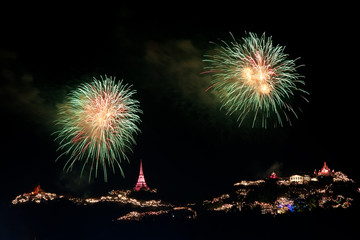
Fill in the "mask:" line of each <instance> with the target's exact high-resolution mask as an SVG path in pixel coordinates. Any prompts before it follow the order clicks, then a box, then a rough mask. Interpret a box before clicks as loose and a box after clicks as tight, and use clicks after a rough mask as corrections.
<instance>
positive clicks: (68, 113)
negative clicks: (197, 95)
mask: <svg viewBox="0 0 360 240" xmlns="http://www.w3.org/2000/svg"><path fill="white" fill-rule="evenodd" d="M130 88H131V86H129V85H127V84H125V85H123V83H122V81H119V82H117V83H116V82H115V78H112V77H107V76H106V75H105V78H103V77H101V80H97V79H96V78H95V77H94V78H93V81H92V82H91V83H84V84H82V85H80V86H79V88H77V89H75V90H73V91H72V92H70V93H69V95H68V96H67V99H66V102H65V103H64V104H62V105H61V106H60V107H59V111H58V119H57V121H56V124H57V125H58V126H59V128H60V130H58V131H56V132H55V134H56V135H57V137H56V139H55V140H56V141H58V142H59V148H58V150H60V151H62V153H61V155H60V156H59V157H58V158H57V160H58V159H59V158H60V157H62V156H67V157H68V159H67V161H66V163H65V166H64V170H66V171H70V170H72V168H73V166H74V164H75V163H76V162H82V164H83V166H82V169H81V175H82V174H83V171H84V169H85V167H86V166H90V173H89V181H90V179H91V175H92V172H93V171H95V177H97V174H98V168H99V166H101V167H102V169H103V173H104V180H105V181H107V168H108V167H110V168H111V169H112V171H113V172H114V173H115V166H118V167H119V169H120V172H121V174H122V175H123V176H124V173H123V171H122V168H121V165H120V163H121V162H122V161H123V160H126V161H129V159H128V157H127V155H126V154H127V152H129V151H132V149H131V147H132V145H134V144H135V139H134V135H135V134H137V133H139V132H140V129H139V128H138V124H139V123H140V121H141V120H140V117H139V113H142V111H141V110H140V109H139V102H138V101H137V100H134V99H132V96H133V95H134V94H135V93H136V91H135V90H131V89H130Z"/></svg>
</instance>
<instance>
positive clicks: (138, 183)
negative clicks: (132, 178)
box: [134, 160, 150, 191]
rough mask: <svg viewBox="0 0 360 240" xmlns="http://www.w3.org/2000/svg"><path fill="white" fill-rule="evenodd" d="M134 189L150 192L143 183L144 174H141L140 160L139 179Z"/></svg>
mask: <svg viewBox="0 0 360 240" xmlns="http://www.w3.org/2000/svg"><path fill="white" fill-rule="evenodd" d="M134 189H135V191H140V190H150V188H149V187H148V186H147V184H146V182H145V177H144V173H143V168H142V161H141V160H140V173H139V178H138V181H137V183H136V186H135V188H134Z"/></svg>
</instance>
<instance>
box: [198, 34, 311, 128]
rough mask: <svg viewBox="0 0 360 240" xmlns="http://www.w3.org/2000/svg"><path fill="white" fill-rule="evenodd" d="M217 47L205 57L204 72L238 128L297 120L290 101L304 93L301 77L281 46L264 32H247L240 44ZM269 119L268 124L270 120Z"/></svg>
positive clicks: (302, 95) (223, 43)
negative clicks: (249, 120)
mask: <svg viewBox="0 0 360 240" xmlns="http://www.w3.org/2000/svg"><path fill="white" fill-rule="evenodd" d="M232 38H233V41H232V42H230V43H227V42H225V41H222V45H217V48H216V49H215V50H214V51H215V53H214V54H213V55H205V57H204V60H203V61H204V62H205V63H206V66H205V70H206V71H205V72H204V73H211V74H212V77H213V78H212V81H211V84H210V85H211V86H210V87H209V88H208V89H207V90H206V91H208V90H209V89H213V90H215V91H216V92H217V93H218V96H219V98H220V101H221V103H222V107H221V108H224V109H226V111H227V114H229V115H232V114H237V121H238V122H239V126H240V125H241V124H242V123H243V121H244V119H246V118H252V127H254V126H255V125H256V124H257V123H260V124H261V126H262V127H264V128H266V127H267V126H268V125H269V122H273V124H274V126H277V125H280V126H283V121H284V119H285V120H286V121H287V122H289V124H290V125H291V120H290V115H293V116H295V117H296V118H297V114H296V111H295V110H294V107H293V106H292V104H291V102H293V101H294V98H295V97H298V96H300V97H302V98H303V99H305V101H307V99H306V98H305V97H304V95H307V94H308V92H306V91H305V90H303V89H301V88H300V86H303V85H305V82H304V81H303V80H301V79H302V78H303V76H301V75H299V74H298V73H297V68H298V67H299V66H296V63H295V62H296V60H297V59H295V60H291V59H288V54H285V53H284V49H285V47H282V46H279V45H276V46H274V45H273V42H272V39H271V37H266V36H265V33H264V34H262V35H261V37H258V36H257V35H256V34H254V33H249V34H248V35H246V36H245V37H243V38H242V39H241V41H236V40H235V39H234V37H232ZM270 120H271V121H270Z"/></svg>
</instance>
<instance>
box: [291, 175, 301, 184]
mask: <svg viewBox="0 0 360 240" xmlns="http://www.w3.org/2000/svg"><path fill="white" fill-rule="evenodd" d="M290 183H296V184H303V183H304V177H303V176H301V175H292V176H291V177H290Z"/></svg>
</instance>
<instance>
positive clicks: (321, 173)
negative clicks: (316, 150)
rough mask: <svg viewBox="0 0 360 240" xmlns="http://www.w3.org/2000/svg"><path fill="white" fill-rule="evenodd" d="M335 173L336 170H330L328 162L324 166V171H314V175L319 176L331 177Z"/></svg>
mask: <svg viewBox="0 0 360 240" xmlns="http://www.w3.org/2000/svg"><path fill="white" fill-rule="evenodd" d="M333 173H334V170H332V171H331V170H330V168H329V167H328V166H327V165H326V162H324V166H323V167H322V169H321V170H320V171H318V172H316V170H315V171H314V174H315V175H317V176H330V175H332V174H333Z"/></svg>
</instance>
